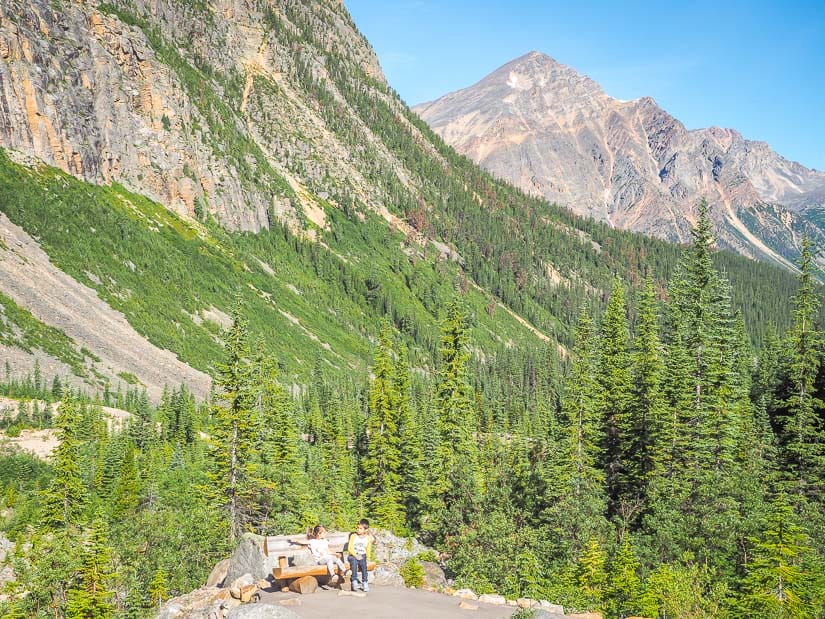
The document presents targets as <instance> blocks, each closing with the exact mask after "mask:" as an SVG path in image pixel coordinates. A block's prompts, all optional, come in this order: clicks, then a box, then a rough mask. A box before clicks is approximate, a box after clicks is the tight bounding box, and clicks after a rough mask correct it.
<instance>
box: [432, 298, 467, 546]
mask: <svg viewBox="0 0 825 619" xmlns="http://www.w3.org/2000/svg"><path fill="white" fill-rule="evenodd" d="M467 337H468V336H467V326H466V322H465V317H464V312H463V311H462V310H461V308H460V306H459V304H458V302H457V301H452V302H451V303H450V304H449V305H448V307H447V313H446V316H445V318H444V321H443V322H442V325H441V347H440V362H439V370H438V380H437V383H436V386H435V396H434V398H433V400H434V406H435V410H436V412H437V414H438V427H439V430H440V432H439V441H438V447H437V452H436V453H437V458H436V462H437V463H438V464H437V465H436V466H437V467H438V470H437V471H436V476H435V479H434V480H433V484H432V488H431V490H430V496H429V497H428V498H429V501H430V505H428V509H427V511H428V512H429V514H428V517H429V520H428V521H427V522H425V523H423V526H424V527H425V528H426V529H427V530H428V531H430V532H431V533H433V534H434V535H435V536H436V537H437V538H443V536H445V535H447V534H449V533H452V532H455V531H459V530H461V528H462V526H463V525H464V524H465V523H467V522H469V520H470V518H471V516H472V514H473V511H474V506H475V502H476V500H477V497H478V491H479V487H478V483H479V482H478V478H477V466H478V445H477V441H476V438H475V431H476V429H477V421H476V410H475V397H474V393H473V389H472V387H471V386H470V382H469V372H468V367H467V364H468V361H469V352H468V350H467Z"/></svg>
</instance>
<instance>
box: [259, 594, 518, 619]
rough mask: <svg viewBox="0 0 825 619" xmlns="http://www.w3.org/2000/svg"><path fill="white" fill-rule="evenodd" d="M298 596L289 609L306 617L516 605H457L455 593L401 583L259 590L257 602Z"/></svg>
mask: <svg viewBox="0 0 825 619" xmlns="http://www.w3.org/2000/svg"><path fill="white" fill-rule="evenodd" d="M287 599H298V600H300V605H299V606H290V607H289V608H290V610H292V611H294V612H295V613H296V614H298V615H300V616H301V617H304V618H306V619H326V618H327V617H334V618H335V619H350V618H352V619H365V618H367V617H380V618H381V619H412V618H415V619H449V618H452V617H483V618H489V619H493V618H495V619H498V618H500V617H510V616H511V615H512V614H513V612H515V610H516V609H514V608H512V607H510V606H494V605H491V604H480V603H479V602H474V601H470V600H468V602H469V603H471V604H474V605H477V606H478V610H465V609H463V608H459V606H458V605H459V603H460V602H461V600H460V599H459V598H456V597H452V596H449V595H444V594H442V593H434V592H432V591H419V590H415V589H405V588H403V587H379V586H373V587H372V588H371V589H370V592H369V593H367V594H366V596H364V597H356V596H352V595H339V592H338V591H337V590H335V589H331V590H329V591H323V590H321V589H319V590H318V591H317V592H316V593H313V594H310V595H299V594H297V593H266V592H264V593H262V594H261V601H260V603H264V604H278V603H279V602H280V601H281V600H287Z"/></svg>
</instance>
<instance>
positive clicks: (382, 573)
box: [369, 563, 404, 587]
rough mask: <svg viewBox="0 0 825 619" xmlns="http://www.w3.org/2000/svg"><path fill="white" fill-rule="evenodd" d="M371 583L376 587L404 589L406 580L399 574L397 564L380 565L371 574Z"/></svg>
mask: <svg viewBox="0 0 825 619" xmlns="http://www.w3.org/2000/svg"><path fill="white" fill-rule="evenodd" d="M369 581H370V583H371V584H374V585H381V586H384V587H403V586H404V579H403V578H401V574H399V573H398V566H397V565H396V564H395V563H379V564H378V565H376V566H375V569H374V570H373V571H372V572H370V576H369Z"/></svg>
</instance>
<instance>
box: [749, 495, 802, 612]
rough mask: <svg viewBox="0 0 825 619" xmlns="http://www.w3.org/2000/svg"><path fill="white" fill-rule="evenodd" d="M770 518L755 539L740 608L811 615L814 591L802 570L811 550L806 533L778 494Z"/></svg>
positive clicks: (787, 504)
mask: <svg viewBox="0 0 825 619" xmlns="http://www.w3.org/2000/svg"><path fill="white" fill-rule="evenodd" d="M771 507H772V509H771V514H770V522H769V524H768V527H767V528H766V530H765V531H764V533H763V535H762V537H761V539H755V540H752V542H754V551H753V558H752V559H751V561H750V563H749V564H748V566H747V567H748V573H747V576H746V578H745V583H744V591H745V595H744V597H743V600H742V606H743V608H742V612H743V615H742V616H745V617H775V618H777V619H779V618H785V617H788V618H790V617H814V614H813V612H812V610H813V606H812V604H811V602H812V599H811V598H812V597H813V596H814V595H816V593H815V592H814V591H812V590H808V589H807V587H808V586H810V585H813V584H814V583H813V582H812V580H811V575H810V574H806V573H805V571H804V559H805V556H806V554H808V553H810V550H811V549H810V548H809V547H808V543H809V542H808V537H807V535H806V534H805V532H804V531H803V529H802V528H801V527H800V526H799V525H798V524H796V523H795V522H794V513H793V508H792V507H791V505H790V503H789V502H788V500H787V497H785V496H783V495H780V496H779V497H777V498H776V500H775V501H774V502H773V504H772V506H771Z"/></svg>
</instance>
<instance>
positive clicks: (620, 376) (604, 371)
mask: <svg viewBox="0 0 825 619" xmlns="http://www.w3.org/2000/svg"><path fill="white" fill-rule="evenodd" d="M626 314H627V310H626V307H625V299H624V288H623V286H622V284H621V282H620V281H619V280H618V279H617V280H616V281H615V282H614V284H613V291H612V292H611V294H610V300H609V301H608V303H607V310H606V311H605V314H604V319H603V321H602V327H601V332H600V337H599V350H598V354H597V371H596V382H597V385H596V387H597V389H598V390H599V392H600V393H599V401H598V415H599V417H600V420H601V426H602V428H603V434H602V444H601V458H600V460H601V462H600V465H601V467H602V469H603V470H604V477H605V487H606V490H607V497H608V514H609V515H610V516H615V515H617V514H618V513H619V512H620V511H621V510H625V509H627V506H628V504H630V503H632V501H633V497H632V496H631V495H630V490H629V487H628V478H627V458H628V453H627V452H628V447H629V443H630V437H631V429H632V428H631V419H630V410H629V409H630V404H631V398H632V390H633V383H632V374H631V366H630V353H629V339H630V333H629V329H628V326H627V315H626Z"/></svg>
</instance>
